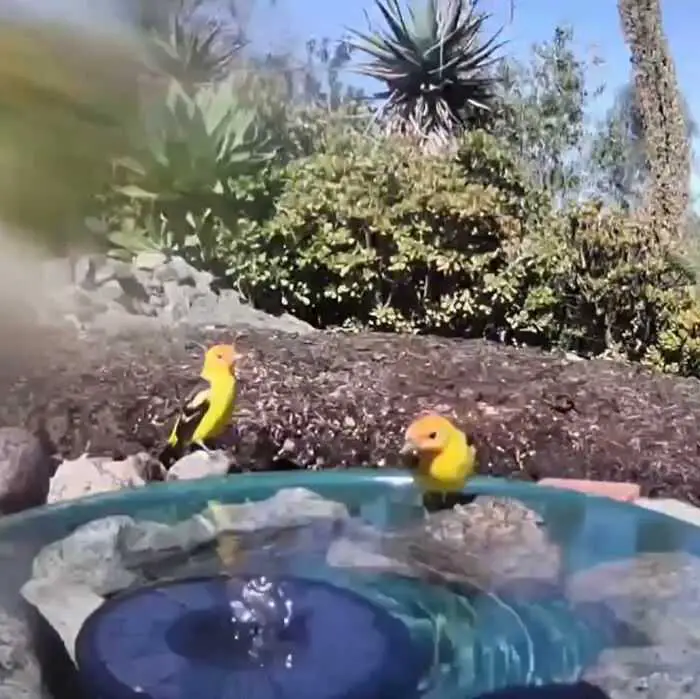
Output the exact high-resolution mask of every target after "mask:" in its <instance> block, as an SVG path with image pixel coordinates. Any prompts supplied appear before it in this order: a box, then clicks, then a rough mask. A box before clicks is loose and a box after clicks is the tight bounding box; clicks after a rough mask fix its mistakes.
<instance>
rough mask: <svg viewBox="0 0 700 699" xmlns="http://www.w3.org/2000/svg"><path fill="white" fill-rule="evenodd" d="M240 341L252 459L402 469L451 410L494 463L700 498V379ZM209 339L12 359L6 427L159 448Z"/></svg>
mask: <svg viewBox="0 0 700 699" xmlns="http://www.w3.org/2000/svg"><path fill="white" fill-rule="evenodd" d="M192 339H194V340H195V341H196V342H199V343H205V344H208V343H211V342H213V341H215V340H230V339H236V340H237V345H238V347H239V349H240V350H242V351H243V352H244V353H245V354H246V355H247V356H246V358H245V360H244V361H243V362H242V363H241V366H240V371H239V373H240V379H239V381H240V391H239V396H240V397H239V403H238V411H237V417H236V420H235V425H234V427H233V428H232V430H231V433H230V434H229V435H227V438H226V439H227V442H228V443H229V444H230V445H231V449H232V451H233V452H234V453H235V460H236V464H237V466H238V467H239V468H240V469H255V470H265V469H271V468H295V467H299V468H334V467H337V468H343V467H347V466H381V465H389V466H392V465H396V464H397V463H398V461H397V450H398V448H399V446H400V442H401V436H402V433H403V431H404V429H405V427H406V425H407V423H408V422H409V421H410V420H411V418H412V417H414V416H415V415H416V414H418V413H420V412H422V411H426V410H437V411H440V412H442V413H445V414H447V415H451V416H452V417H453V418H455V419H456V421H457V422H458V423H460V424H461V425H462V426H464V427H465V428H466V429H468V430H469V431H470V432H471V434H472V435H473V436H474V438H475V440H476V442H477V444H478V447H479V452H480V469H481V471H482V473H485V474H493V475H499V476H515V477H520V478H527V479H534V480H536V479H539V478H542V477H546V476H556V477H575V478H595V479H606V480H617V481H634V482H637V483H639V484H640V485H641V486H642V488H643V491H644V492H645V493H646V494H650V495H663V496H672V497H679V498H683V499H686V500H688V501H690V502H693V503H695V504H700V422H699V420H700V383H699V382H698V381H695V380H682V379H675V378H670V377H665V376H659V375H654V374H651V373H648V372H646V371H644V370H642V369H641V368H639V367H630V366H625V365H620V364H614V363H611V362H607V361H576V360H570V359H566V358H564V357H561V356H557V355H547V354H542V353H540V352H537V351H534V350H528V349H513V348H507V347H502V346H498V345H493V344H488V343H484V342H480V341H450V340H442V339H436V338H419V337H405V336H388V335H379V334H377V335H339V334H323V333H319V334H314V335H312V336H305V337H295V336H290V335H275V334H272V333H261V332H248V333H245V334H242V333H238V334H236V335H233V336H232V335H230V334H229V335H228V336H226V335H222V334H219V335H217V336H214V335H210V336H206V337H204V336H200V337H197V338H191V340H192ZM196 342H192V341H190V342H184V341H182V340H180V341H174V340H169V339H166V338H151V340H150V341H148V342H147V341H146V340H144V339H141V340H139V341H134V340H132V341H130V342H116V341H110V342H109V343H108V342H107V341H104V342H100V341H97V340H92V341H90V342H88V341H84V342H80V343H78V342H77V341H75V340H70V341H69V340H66V339H65V338H64V337H58V336H56V338H53V339H52V340H50V341H49V340H47V338H46V337H44V338H43V339H42V342H41V343H40V345H37V344H36V343H34V344H33V345H32V348H31V351H29V350H28V351H26V352H23V353H20V355H17V353H15V354H14V355H13V357H12V358H3V357H0V390H1V391H2V393H0V395H2V401H1V405H0V424H19V425H28V426H30V427H33V426H35V425H37V424H38V423H39V422H41V421H43V422H45V424H46V428H47V430H48V432H49V435H50V437H51V439H52V441H53V442H54V444H55V446H56V448H57V450H58V451H59V452H60V453H61V454H62V455H63V456H64V457H75V456H77V455H78V454H80V453H82V452H83V451H84V450H86V449H88V448H89V451H90V452H91V453H108V454H111V455H114V456H115V457H122V456H123V455H126V454H129V453H134V452H136V451H140V450H144V449H145V450H148V451H150V452H154V453H155V452H156V451H157V450H158V448H159V447H160V445H161V444H162V441H163V439H164V437H165V433H166V425H164V424H163V423H164V422H165V423H166V424H167V423H168V420H169V417H170V415H171V414H172V412H173V410H174V409H175V407H176V405H177V402H178V399H179V397H180V396H182V395H184V394H185V393H186V392H187V391H188V389H189V388H190V387H191V385H192V384H193V383H194V382H195V381H196V377H197V374H198V370H199V364H200V362H201V356H202V349H201V347H200V346H198V345H197V344H196Z"/></svg>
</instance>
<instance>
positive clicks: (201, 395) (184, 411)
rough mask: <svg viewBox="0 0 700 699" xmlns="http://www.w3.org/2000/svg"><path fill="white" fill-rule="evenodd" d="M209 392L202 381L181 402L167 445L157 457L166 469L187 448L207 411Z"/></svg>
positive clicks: (206, 385)
mask: <svg viewBox="0 0 700 699" xmlns="http://www.w3.org/2000/svg"><path fill="white" fill-rule="evenodd" d="M209 390H210V389H209V384H208V383H205V382H203V381H202V382H200V383H198V384H197V385H196V386H195V387H194V388H193V389H192V391H190V393H189V394H188V395H187V397H186V398H185V400H184V401H183V402H182V406H181V407H180V410H179V412H178V415H177V418H175V425H174V426H173V429H172V432H171V433H170V437H169V438H168V443H167V444H166V445H165V448H164V449H163V450H162V451H161V453H160V454H159V457H158V458H159V459H160V461H161V463H162V464H163V465H164V466H165V467H166V468H170V466H171V465H172V464H173V463H174V462H175V461H177V460H178V459H179V458H180V457H181V456H183V454H184V453H185V449H186V448H187V446H189V443H190V440H191V439H192V435H193V434H194V432H195V430H196V429H197V425H199V423H200V421H201V419H202V418H203V417H204V415H205V413H206V412H207V410H208V409H209Z"/></svg>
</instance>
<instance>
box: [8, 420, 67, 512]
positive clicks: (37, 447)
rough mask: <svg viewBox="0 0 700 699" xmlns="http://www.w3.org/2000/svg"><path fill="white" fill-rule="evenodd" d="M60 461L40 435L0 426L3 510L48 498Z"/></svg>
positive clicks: (37, 502)
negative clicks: (46, 446) (57, 462)
mask: <svg viewBox="0 0 700 699" xmlns="http://www.w3.org/2000/svg"><path fill="white" fill-rule="evenodd" d="M55 468H56V463H55V461H54V459H53V457H52V455H51V454H50V453H49V451H48V449H47V448H45V447H44V445H43V444H42V443H41V441H40V440H39V439H37V437H35V436H34V435H33V434H31V433H30V432H27V431H26V430H24V429H21V428H19V427H0V511H1V512H2V513H3V514H10V513H12V512H19V511H21V510H25V509H27V508H28V507H36V506H38V505H43V504H44V503H45V502H46V497H47V495H48V492H49V481H50V479H51V476H52V474H53V472H54V470H55Z"/></svg>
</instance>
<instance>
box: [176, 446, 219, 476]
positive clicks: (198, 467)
mask: <svg viewBox="0 0 700 699" xmlns="http://www.w3.org/2000/svg"><path fill="white" fill-rule="evenodd" d="M230 466H231V459H230V458H229V457H228V456H227V455H226V452H223V451H212V452H210V453H207V452H206V451H201V450H198V451H193V452H192V453H191V454H187V455H186V456H183V457H182V458H181V459H179V460H178V461H176V462H175V463H174V464H173V465H172V467H171V468H170V470H169V471H168V476H167V479H168V480H169V481H178V480H180V481H186V480H194V479H198V478H207V477H209V476H225V475H226V474H227V473H228V470H229V468H230Z"/></svg>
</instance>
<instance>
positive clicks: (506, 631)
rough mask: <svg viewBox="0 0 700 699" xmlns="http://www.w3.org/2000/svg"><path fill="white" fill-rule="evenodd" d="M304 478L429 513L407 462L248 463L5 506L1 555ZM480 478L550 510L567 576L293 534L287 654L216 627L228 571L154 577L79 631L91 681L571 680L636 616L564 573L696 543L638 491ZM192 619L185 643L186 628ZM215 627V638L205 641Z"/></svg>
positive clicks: (390, 507)
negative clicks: (473, 572) (347, 547)
mask: <svg viewBox="0 0 700 699" xmlns="http://www.w3.org/2000/svg"><path fill="white" fill-rule="evenodd" d="M299 486H301V487H305V488H308V489H309V490H312V491H314V492H316V493H318V494H319V495H321V496H323V497H325V498H328V499H331V500H335V501H338V502H341V503H343V504H345V505H346V506H347V507H348V509H349V511H350V512H351V514H352V515H353V517H354V518H355V519H356V520H357V521H361V522H363V523H366V524H369V525H372V526H373V527H375V528H376V529H377V530H379V531H387V532H392V531H400V530H401V528H402V527H405V526H410V525H411V524H415V522H416V521H417V520H419V519H420V518H421V517H422V513H421V511H420V508H419V506H418V498H417V494H416V492H415V490H414V487H413V484H412V481H411V479H410V478H409V477H407V476H406V475H404V474H402V473H400V472H392V471H342V472H315V473H312V472H308V473H306V472H305V473H292V474H290V473H269V474H246V475H236V476H232V477H228V478H224V479H208V480H201V481H189V482H178V483H174V484H167V485H156V486H153V487H148V488H143V489H138V490H128V491H123V492H120V493H117V494H110V495H106V496H98V497H94V498H86V499H83V500H80V501H75V502H71V503H67V504H62V505H58V506H54V507H46V508H40V509H36V510H32V511H29V512H26V513H22V514H20V515H16V516H13V517H7V518H5V519H3V520H2V521H0V535H1V537H2V538H1V539H0V543H1V544H2V553H3V556H4V557H5V558H8V557H9V554H8V552H12V551H13V550H15V551H19V550H21V551H23V552H25V553H26V552H28V551H31V552H36V551H38V550H39V549H40V548H41V547H42V546H45V545H46V544H48V543H50V542H52V541H57V540H59V539H62V538H64V537H66V536H68V535H69V534H70V533H71V532H73V531H74V530H75V529H76V528H77V527H79V526H81V525H83V524H85V523H87V522H90V521H93V520H96V519H100V518H104V517H108V516H110V515H129V516H131V517H133V518H134V519H136V520H151V521H160V522H164V523H169V524H170V523H177V522H180V521H183V520H185V519H187V518H189V517H192V516H193V515H195V514H197V513H199V512H201V511H202V510H203V509H205V507H206V506H207V503H208V502H209V501H211V500H213V499H215V500H217V501H219V502H223V503H241V502H247V501H256V500H263V499H266V498H269V497H270V496H271V495H273V494H274V493H276V492H277V491H279V490H281V489H284V488H289V487H299ZM468 492H469V493H470V494H475V495H489V496H498V497H507V498H512V499H514V500H516V501H518V502H520V503H522V504H523V505H525V506H526V507H528V508H530V509H532V510H534V511H535V512H536V513H538V514H539V515H540V516H541V517H542V521H543V527H544V528H545V529H546V530H547V534H548V536H549V538H550V539H551V540H552V541H553V542H554V544H555V545H556V546H558V547H559V548H560V550H561V570H560V571H559V574H558V579H557V580H556V581H549V582H548V583H547V584H546V585H542V584H539V583H538V584H535V585H529V584H527V582H528V581H527V580H524V581H523V584H522V585H520V584H518V581H517V579H516V582H515V584H514V585H511V586H507V587H503V588H493V589H491V588H489V587H488V586H484V585H476V584H474V583H473V582H471V581H470V580H468V579H465V580H462V581H460V580H454V579H450V580H449V581H448V580H447V579H445V580H442V579H441V578H440V575H439V573H440V571H437V575H436V576H435V577H433V578H429V577H428V578H426V577H422V578H421V577H420V576H419V577H411V576H405V575H400V574H397V573H393V572H388V571H387V572H377V571H370V570H365V569H360V568H358V569H354V568H352V567H344V568H342V569H338V568H334V567H332V566H329V565H327V564H325V562H324V561H323V559H319V556H318V551H316V550H314V551H309V554H308V556H307V555H306V554H305V552H304V551H303V550H299V549H298V548H297V549H295V550H294V552H293V554H291V555H290V556H289V557H288V558H285V557H284V555H282V554H284V551H281V550H278V551H276V560H277V561H278V567H277V569H276V572H275V575H276V576H277V578H278V579H279V581H280V585H281V584H284V585H287V586H288V587H289V590H291V592H290V594H291V595H292V596H294V597H295V599H297V600H298V609H305V610H306V612H305V613H304V614H303V615H301V616H303V617H304V619H306V621H305V622H304V624H303V625H302V626H303V632H302V631H297V632H295V633H294V634H292V635H291V636H290V637H289V638H288V639H287V641H286V642H285V644H283V648H284V653H282V654H278V655H279V657H278V658H277V659H276V660H274V661H270V662H268V663H262V664H261V665H260V666H255V667H250V666H248V665H246V664H245V663H243V664H242V662H241V658H240V654H238V651H236V649H235V648H232V649H228V650H226V651H225V652H224V651H222V650H221V648H222V645H221V644H219V642H218V641H216V642H214V641H212V640H211V639H215V638H219V636H218V635H217V634H220V633H221V628H222V627H221V623H220V622H221V619H223V618H224V617H225V616H226V611H225V607H226V604H225V600H226V595H227V594H230V593H227V592H226V590H230V587H227V585H228V584H229V583H227V582H226V580H227V578H226V576H224V577H220V576H219V577H216V576H215V577H212V578H207V579H193V580H180V581H175V582H173V581H172V580H168V581H165V580H163V581H159V580H154V581H151V582H150V583H149V585H148V586H144V587H143V588H139V589H131V590H129V591H128V592H125V593H124V594H120V595H115V596H113V598H112V599H110V600H109V601H108V602H107V603H106V604H105V605H104V606H103V607H102V608H100V609H99V610H98V612H97V613H96V614H95V615H94V616H93V617H92V618H90V619H89V620H88V622H86V624H85V626H84V627H83V630H82V631H81V636H80V637H79V640H78V644H77V656H78V658H77V662H78V665H79V666H81V670H82V672H83V679H84V680H85V684H84V687H86V688H87V689H86V692H87V693H88V695H89V696H90V697H91V698H92V699H130V698H131V697H132V696H133V697H135V696H137V695H139V696H141V697H152V699H185V698H186V697H187V696H194V695H193V694H192V692H194V690H195V688H199V689H201V691H202V692H203V693H202V694H201V696H204V695H206V696H207V697H211V698H212V699H267V698H268V697H269V698H272V697H279V698H280V699H284V698H285V697H287V696H290V697H292V696H293V697H295V699H394V697H396V696H397V692H398V694H400V695H401V696H402V697H405V698H406V699H413V698H414V697H415V698H416V699H417V698H418V697H425V699H473V698H476V697H480V696H483V695H485V694H486V693H488V692H491V691H494V690H499V689H501V688H504V687H513V686H536V685H547V684H550V683H562V682H567V683H570V682H575V681H577V680H578V679H580V678H581V677H582V676H583V675H584V673H585V671H586V669H587V668H588V667H591V666H592V665H594V664H595V663H596V662H597V659H598V658H599V656H600V654H601V653H603V652H604V651H606V650H607V649H610V648H615V647H616V646H617V645H619V644H623V643H624V644H626V645H628V644H629V643H630V638H631V637H632V636H634V633H635V630H634V629H630V628H629V627H627V626H625V625H624V624H621V623H620V620H619V619H618V618H616V617H615V616H614V614H610V615H607V616H606V611H605V610H603V611H601V609H597V610H592V608H591V606H590V605H588V606H586V605H581V604H578V603H577V602H576V601H574V600H572V599H570V598H569V596H568V595H567V582H568V581H569V580H570V579H572V577H573V576H576V575H577V574H579V573H581V572H582V571H586V570H588V569H592V568H596V567H598V566H602V565H604V564H607V563H611V562H615V561H621V560H634V559H637V558H639V557H640V556H643V555H645V554H650V553H671V552H685V553H688V554H691V555H700V534H699V531H700V530H698V529H696V528H695V527H693V526H690V525H688V524H685V523H682V522H679V521H676V520H673V519H670V518H668V517H666V516H664V515H661V514H659V513H656V512H652V511H647V510H644V509H641V508H638V507H634V506H632V505H627V504H623V503H618V502H615V501H611V500H607V499H601V498H595V497H589V496H583V495H580V494H578V493H574V492H567V491H559V490H551V489H548V488H543V487H539V486H534V485H530V484H524V483H519V482H509V481H502V480H496V479H489V478H477V479H475V480H474V481H472V483H470V485H469V488H468ZM284 545H285V544H284V543H281V544H280V547H281V548H283V547H284ZM30 558H31V557H28V560H29V559H30ZM279 561H283V563H282V564H280V563H279ZM15 568H16V569H15V570H13V572H12V576H10V577H13V576H14V577H16V578H17V589H19V586H20V585H21V584H22V582H23V579H24V578H26V576H27V571H26V570H22V567H21V566H19V565H18V566H16V567H15ZM173 585H175V588H173ZM173 600H176V602H174V601H173ZM158 615H160V616H158ZM193 615H194V616H193ZM184 619H195V620H196V623H195V622H192V623H190V622H187V623H186V622H185V621H183V620H184ZM210 623H212V624H214V625H213V626H207V624H210ZM193 624H194V626H193ZM299 624H301V622H299ZM299 628H301V626H300V627H299ZM182 629H187V634H189V635H187V634H186V635H187V638H188V639H189V640H188V641H187V643H185V641H182V640H181V639H180V640H177V639H179V638H180V636H181V631H182ZM192 629H200V631H197V633H200V632H201V634H202V643H201V644H198V643H197V642H196V640H195V642H192V634H193V633H195V632H194V631H192ZM182 633H185V632H184V631H182ZM622 635H624V636H625V638H624V639H623V638H622ZM206 639H209V642H210V645H211V643H215V645H217V647H218V648H219V652H214V651H213V650H207V647H208V646H207V640H206ZM634 643H638V644H643V643H644V640H643V639H642V638H637V639H636V640H635V641H634ZM290 644H291V645H290ZM185 648H189V649H190V650H183V649H185ZM214 656H216V660H214V659H213V658H214ZM282 656H284V662H283V660H282ZM291 656H294V661H293V662H292V663H291V665H290V666H289V667H287V666H286V665H285V663H287V662H288V658H289V657H291ZM207 657H209V658H210V660H209V661H207ZM368 678H369V679H368ZM149 683H150V684H149ZM146 685H148V687H146ZM514 696H517V695H514ZM563 696H565V695H563Z"/></svg>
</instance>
